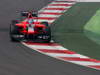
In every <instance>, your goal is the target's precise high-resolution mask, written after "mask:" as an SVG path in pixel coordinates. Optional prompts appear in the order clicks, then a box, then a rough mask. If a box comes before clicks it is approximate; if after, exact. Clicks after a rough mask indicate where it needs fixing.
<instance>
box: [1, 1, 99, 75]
mask: <svg viewBox="0 0 100 75" xmlns="http://www.w3.org/2000/svg"><path fill="white" fill-rule="evenodd" d="M51 1H52V0H2V1H0V75H80V74H81V75H99V74H100V71H97V70H93V69H89V68H86V67H82V66H78V65H74V64H71V63H67V62H63V61H60V60H57V59H55V58H51V57H48V56H45V55H43V54H40V53H38V52H36V51H34V50H31V49H29V48H27V47H25V46H23V45H22V44H21V43H13V42H11V41H10V38H9V24H10V21H11V20H12V19H15V17H16V10H17V11H21V10H30V9H33V8H35V9H36V10H39V9H41V8H42V7H43V6H45V5H46V4H48V3H49V2H51Z"/></svg>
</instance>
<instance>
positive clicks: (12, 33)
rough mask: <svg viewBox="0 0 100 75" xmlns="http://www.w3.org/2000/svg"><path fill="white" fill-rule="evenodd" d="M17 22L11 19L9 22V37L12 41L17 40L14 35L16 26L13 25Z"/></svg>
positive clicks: (16, 31) (16, 32) (16, 30)
mask: <svg viewBox="0 0 100 75" xmlns="http://www.w3.org/2000/svg"><path fill="white" fill-rule="evenodd" d="M16 23H18V21H17V20H13V21H12V23H11V24H10V31H9V34H10V39H11V41H13V42H18V39H17V38H16V35H18V28H17V26H15V24H16Z"/></svg>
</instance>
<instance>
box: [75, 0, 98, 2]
mask: <svg viewBox="0 0 100 75" xmlns="http://www.w3.org/2000/svg"><path fill="white" fill-rule="evenodd" d="M76 1H77V2H100V0H76Z"/></svg>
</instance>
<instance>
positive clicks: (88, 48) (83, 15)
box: [52, 3, 100, 59]
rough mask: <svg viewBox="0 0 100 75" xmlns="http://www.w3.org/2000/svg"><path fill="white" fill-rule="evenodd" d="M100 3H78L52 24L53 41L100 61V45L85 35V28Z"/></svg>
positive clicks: (99, 6)
mask: <svg viewBox="0 0 100 75" xmlns="http://www.w3.org/2000/svg"><path fill="white" fill-rule="evenodd" d="M99 8H100V3H77V4H76V5H74V6H73V7H72V8H71V9H69V11H67V12H65V14H64V15H62V16H61V17H60V18H59V19H58V20H56V21H55V22H54V23H53V24H52V34H53V36H54V37H53V39H54V40H55V41H56V42H57V43H59V44H62V45H63V46H64V47H65V48H68V49H69V50H72V51H75V52H78V53H80V54H83V55H86V56H90V57H92V58H96V59H100V45H99V44H97V43H95V42H94V41H92V40H91V39H89V38H88V37H87V36H86V35H85V34H84V26H85V25H86V24H87V22H88V21H89V20H90V19H91V18H92V16H93V15H95V13H96V11H97V10H98V9H99Z"/></svg>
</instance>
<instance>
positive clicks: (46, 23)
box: [41, 22, 49, 26]
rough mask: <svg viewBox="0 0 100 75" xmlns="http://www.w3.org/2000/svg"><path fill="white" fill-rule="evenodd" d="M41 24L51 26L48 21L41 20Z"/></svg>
mask: <svg viewBox="0 0 100 75" xmlns="http://www.w3.org/2000/svg"><path fill="white" fill-rule="evenodd" d="M41 24H44V25H45V26H49V23H48V22H41Z"/></svg>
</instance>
